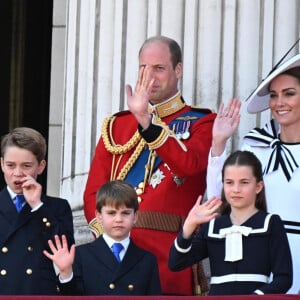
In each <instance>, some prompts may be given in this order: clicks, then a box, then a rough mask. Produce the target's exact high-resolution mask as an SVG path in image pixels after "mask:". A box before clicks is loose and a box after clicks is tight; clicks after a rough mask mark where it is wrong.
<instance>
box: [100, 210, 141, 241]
mask: <svg viewBox="0 0 300 300" xmlns="http://www.w3.org/2000/svg"><path fill="white" fill-rule="evenodd" d="M96 216H97V219H98V222H99V223H100V224H102V227H103V231H104V232H105V233H106V234H107V235H109V236H110V237H111V238H113V239H114V240H116V241H121V240H123V239H125V238H126V237H127V236H128V235H129V232H130V230H131V228H132V226H133V225H134V223H135V222H136V220H137V214H136V213H135V212H134V210H133V208H128V207H126V206H120V207H119V208H115V207H114V206H109V205H105V206H103V207H102V210H101V213H99V212H97V214H96Z"/></svg>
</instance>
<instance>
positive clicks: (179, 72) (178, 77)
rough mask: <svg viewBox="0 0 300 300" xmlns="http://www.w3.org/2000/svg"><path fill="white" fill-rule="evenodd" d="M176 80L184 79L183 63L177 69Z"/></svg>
mask: <svg viewBox="0 0 300 300" xmlns="http://www.w3.org/2000/svg"><path fill="white" fill-rule="evenodd" d="M175 73H176V78H177V79H180V78H181V77H182V63H178V64H177V65H176V67H175Z"/></svg>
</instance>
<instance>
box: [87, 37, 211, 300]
mask: <svg viewBox="0 0 300 300" xmlns="http://www.w3.org/2000/svg"><path fill="white" fill-rule="evenodd" d="M181 76H182V59H181V49H180V47H179V45H178V44H177V43H176V42H175V41H174V40H172V39H169V38H167V37H163V36H158V37H153V38H150V39H148V40H146V41H145V42H144V44H143V45H142V47H141V49H140V52H139V75H138V81H137V84H136V87H135V89H134V91H132V88H131V87H130V86H126V94H127V101H128V107H129V111H125V112H120V113H118V114H116V115H114V116H112V117H109V118H107V119H105V120H104V122H103V126H102V133H101V138H100V140H99V142H98V145H97V147H96V151H95V156H94V158H93V161H92V164H91V169H90V172H89V176H88V180H87V184H86V189H85V192H84V210H85V216H86V218H87V221H88V222H89V225H90V228H91V229H92V230H93V231H94V233H96V234H99V233H100V232H99V224H97V223H96V221H95V207H96V192H97V191H98V189H99V187H100V186H101V185H102V184H104V183H105V182H107V181H109V180H115V179H121V180H125V181H127V182H129V183H131V184H132V186H134V187H135V188H136V191H137V194H138V195H139V200H140V206H139V213H138V221H137V223H136V226H135V227H134V228H133V229H132V231H131V238H132V239H133V240H134V241H135V242H136V244H137V245H139V246H140V247H142V248H144V249H146V250H149V251H151V252H152V253H154V254H155V255H156V256H157V259H158V264H159V272H160V279H161V284H162V291H163V294H168V295H192V294H193V293H195V290H193V289H195V285H196V288H199V287H201V288H202V290H201V293H202V292H205V284H204V285H202V286H198V287H197V285H198V284H199V282H198V281H197V276H198V274H197V271H199V270H197V267H196V266H195V268H193V270H192V269H186V270H183V271H181V272H179V273H173V272H171V271H170V270H169V269H168V265H167V264H168V254H169V249H170V247H171V245H172V243H173V242H174V239H175V238H176V235H177V233H178V231H179V230H180V228H181V225H182V221H183V219H184V218H185V216H186V215H187V214H188V212H189V210H190V209H191V207H192V206H193V205H194V203H195V199H196V198H197V197H198V195H199V194H203V193H204V191H205V188H206V186H205V184H206V180H205V178H206V167H207V157H208V152H209V148H210V145H211V139H212V126H213V121H214V118H215V114H213V113H211V111H210V110H208V109H196V108H192V107H190V106H188V105H186V104H185V102H184V100H183V97H182V95H181V92H180V91H179V90H178V81H179V79H180V78H181ZM197 293H199V290H198V291H197Z"/></svg>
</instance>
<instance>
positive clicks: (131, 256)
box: [112, 240, 144, 281]
mask: <svg viewBox="0 0 300 300" xmlns="http://www.w3.org/2000/svg"><path fill="white" fill-rule="evenodd" d="M143 256H144V252H143V251H141V250H140V249H139V248H138V247H137V246H136V245H135V244H134V243H133V242H132V240H130V243H129V246H128V249H127V251H126V254H125V256H124V258H123V260H122V262H121V263H120V264H119V268H117V269H116V271H115V272H114V274H113V278H112V281H115V280H117V279H118V278H119V277H121V276H123V275H124V274H128V273H129V272H130V270H131V269H132V268H133V267H134V266H135V265H136V264H137V263H138V262H139V261H140V260H141V259H142V257H143Z"/></svg>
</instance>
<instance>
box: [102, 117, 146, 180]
mask: <svg viewBox="0 0 300 300" xmlns="http://www.w3.org/2000/svg"><path fill="white" fill-rule="evenodd" d="M115 118H116V117H115V116H112V117H107V118H105V119H104V121H103V125H102V130H101V136H102V139H103V142H104V146H105V149H106V150H107V151H108V152H110V153H111V154H112V155H114V156H113V159H112V167H111V176H110V180H115V179H119V180H124V179H125V177H126V175H127V174H128V172H129V170H130V169H131V168H132V166H133V165H134V163H135V161H136V160H137V159H138V157H139V155H140V154H141V153H142V151H143V149H144V147H145V145H146V142H145V140H144V139H142V137H141V135H140V134H139V132H138V131H136V132H135V134H134V135H133V136H132V137H131V138H130V140H129V141H128V142H127V143H126V144H124V145H117V144H116V143H115V142H114V140H113V135H112V126H113V122H114V120H115ZM135 146H136V148H135V150H134V152H133V153H132V155H131V156H130V158H129V159H128V161H127V162H126V164H125V165H124V166H123V168H122V170H121V171H120V173H119V175H118V176H117V174H116V171H117V169H118V167H119V164H120V161H121V158H122V156H121V157H120V158H119V159H118V161H117V164H116V165H115V155H123V154H125V153H126V152H128V151H130V150H131V149H133V148H134V147H135Z"/></svg>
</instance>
